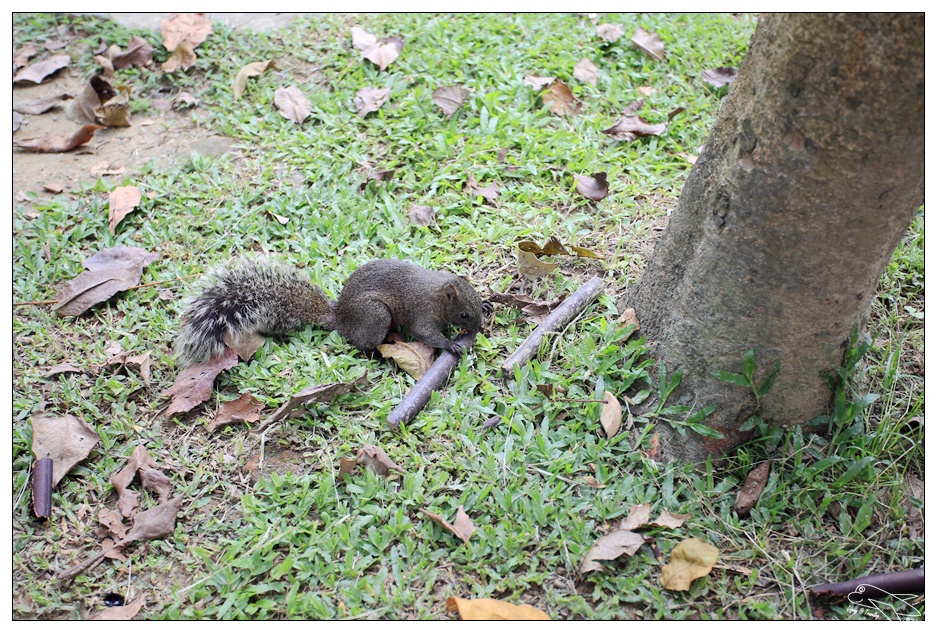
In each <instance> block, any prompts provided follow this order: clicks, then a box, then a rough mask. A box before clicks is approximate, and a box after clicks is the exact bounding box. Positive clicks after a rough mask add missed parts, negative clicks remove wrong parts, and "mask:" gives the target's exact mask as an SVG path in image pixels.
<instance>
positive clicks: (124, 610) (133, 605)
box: [88, 595, 145, 621]
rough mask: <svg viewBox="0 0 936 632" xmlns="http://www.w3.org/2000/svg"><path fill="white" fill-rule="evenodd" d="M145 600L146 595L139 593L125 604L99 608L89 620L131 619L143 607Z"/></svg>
mask: <svg viewBox="0 0 936 632" xmlns="http://www.w3.org/2000/svg"><path fill="white" fill-rule="evenodd" d="M144 602H145V599H144V596H143V595H138V596H137V598H136V599H134V600H133V601H131V602H130V603H128V604H127V605H125V606H113V607H111V608H104V609H103V610H98V611H97V612H95V613H94V614H92V615H91V616H90V617H88V621H130V620H132V619H133V617H135V616H136V615H137V613H138V612H139V611H140V608H142V607H143V603H144Z"/></svg>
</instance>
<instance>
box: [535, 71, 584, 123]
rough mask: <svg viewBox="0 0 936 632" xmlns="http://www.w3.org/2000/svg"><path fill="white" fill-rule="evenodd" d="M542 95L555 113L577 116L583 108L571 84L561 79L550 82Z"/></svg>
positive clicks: (544, 101) (545, 102)
mask: <svg viewBox="0 0 936 632" xmlns="http://www.w3.org/2000/svg"><path fill="white" fill-rule="evenodd" d="M540 97H541V98H542V99H543V103H544V104H546V105H549V111H550V112H552V113H553V114H559V115H561V116H575V115H577V114H578V113H579V112H580V111H581V110H582V103H581V101H579V100H578V99H576V98H575V95H573V94H572V90H571V89H570V88H569V86H568V85H567V84H566V83H565V82H564V81H562V80H559V79H557V80H556V81H553V82H552V83H551V84H549V87H548V88H546V89H545V90H544V91H543V93H542V95H540Z"/></svg>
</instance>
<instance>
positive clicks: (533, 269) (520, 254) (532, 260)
mask: <svg viewBox="0 0 936 632" xmlns="http://www.w3.org/2000/svg"><path fill="white" fill-rule="evenodd" d="M558 267H559V264H558V263H547V262H546V261H540V260H539V259H538V258H537V257H536V255H534V254H533V253H532V252H526V251H524V250H518V251H517V269H518V271H519V272H520V274H521V275H523V277H524V278H527V279H530V280H531V281H534V280H536V279H538V278H540V277H543V276H546V275H547V274H549V273H550V272H552V271H553V270H555V269H556V268H558Z"/></svg>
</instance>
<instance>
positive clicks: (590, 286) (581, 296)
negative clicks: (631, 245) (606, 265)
mask: <svg viewBox="0 0 936 632" xmlns="http://www.w3.org/2000/svg"><path fill="white" fill-rule="evenodd" d="M603 287H604V281H602V280H601V279H600V278H599V277H594V278H593V279H592V280H591V281H589V282H588V283H586V284H585V285H583V286H582V287H580V288H579V289H578V290H576V291H575V293H574V294H572V296H570V297H569V298H567V299H566V300H564V301H562V303H561V304H560V305H559V307H557V308H556V309H554V310H553V311H552V312H551V313H550V314H549V316H547V317H546V320H544V321H543V322H542V323H540V325H539V327H537V328H536V329H534V330H533V333H531V334H530V335H529V336H528V337H527V339H526V340H524V341H523V343H522V344H521V345H520V346H519V347H517V350H516V351H514V352H513V355H511V356H510V357H509V358H507V361H506V362H504V364H502V365H501V372H502V374H503V376H504V377H508V378H509V377H511V376H512V375H513V371H514V368H515V367H517V366H519V365H521V364H524V363H526V362H529V361H530V359H531V358H533V356H535V355H536V352H537V351H538V350H539V346H540V343H541V342H542V341H543V338H545V337H546V334H548V333H552V332H555V331H559V330H561V329H563V328H564V327H565V326H566V325H568V324H569V322H571V321H572V319H573V318H575V317H576V316H577V315H578V314H579V313H580V312H581V311H582V310H583V309H585V307H587V306H588V305H589V304H590V303H591V302H592V301H594V300H595V298H596V297H597V296H598V295H599V294H600V293H601V290H602V288H603Z"/></svg>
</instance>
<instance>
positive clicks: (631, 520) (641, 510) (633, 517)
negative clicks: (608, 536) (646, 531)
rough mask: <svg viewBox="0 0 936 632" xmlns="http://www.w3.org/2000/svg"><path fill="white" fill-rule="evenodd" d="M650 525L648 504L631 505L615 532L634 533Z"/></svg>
mask: <svg viewBox="0 0 936 632" xmlns="http://www.w3.org/2000/svg"><path fill="white" fill-rule="evenodd" d="M648 524H650V503H642V504H640V505H633V506H631V508H630V511H629V512H628V514H627V517H626V518H624V520H622V521H621V523H620V524H619V525H618V526H617V529H616V530H624V531H635V530H636V529H640V528H641V527H645V526H647V525H648Z"/></svg>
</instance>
